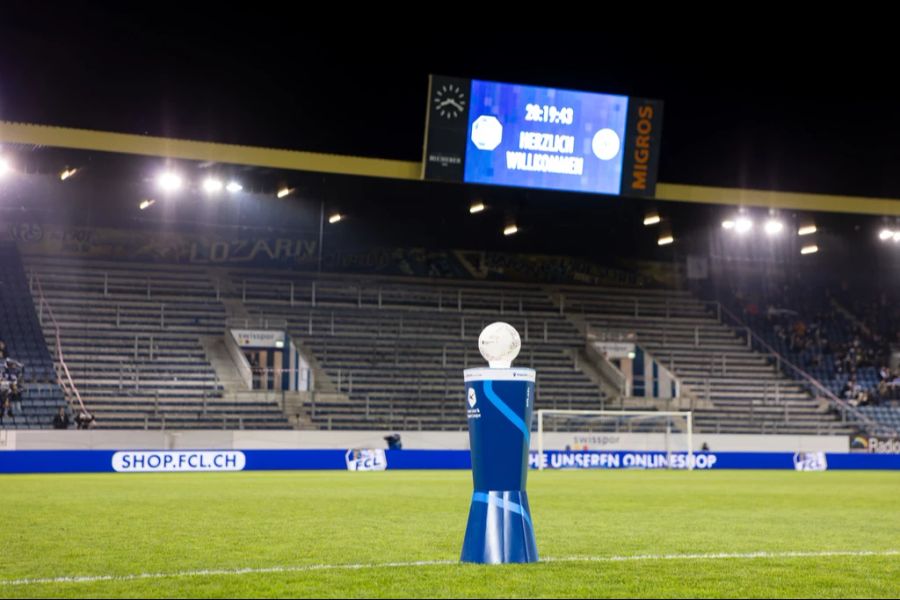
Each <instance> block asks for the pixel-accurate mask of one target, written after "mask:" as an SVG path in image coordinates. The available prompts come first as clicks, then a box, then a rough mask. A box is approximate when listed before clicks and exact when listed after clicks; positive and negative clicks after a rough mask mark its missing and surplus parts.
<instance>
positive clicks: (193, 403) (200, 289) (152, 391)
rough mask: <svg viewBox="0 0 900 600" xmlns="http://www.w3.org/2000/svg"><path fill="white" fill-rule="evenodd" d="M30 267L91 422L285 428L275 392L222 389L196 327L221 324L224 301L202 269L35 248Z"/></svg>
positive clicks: (210, 330)
mask: <svg viewBox="0 0 900 600" xmlns="http://www.w3.org/2000/svg"><path fill="white" fill-rule="evenodd" d="M28 268H29V270H30V272H31V273H32V274H33V275H34V277H36V278H37V279H38V280H39V281H40V286H41V289H42V290H43V298H41V299H40V303H46V304H48V305H49V306H50V307H52V309H53V311H54V313H55V315H56V319H57V321H58V324H59V328H60V333H61V337H62V345H63V348H64V349H65V356H66V362H67V365H68V367H69V369H70V371H71V373H72V376H73V378H74V379H75V381H76V383H77V386H78V389H79V390H80V392H81V395H82V398H83V399H84V403H85V405H86V406H87V407H88V409H89V410H90V411H91V412H92V413H93V414H94V416H95V418H96V426H97V427H98V428H123V429H128V428H141V429H143V428H167V429H177V428H190V429H223V428H228V429H245V428H246V429H272V428H274V429H285V428H288V424H287V421H286V420H285V418H284V415H283V413H282V412H281V410H280V408H279V407H278V405H277V404H276V403H275V402H274V401H268V402H256V401H249V402H246V401H237V400H235V399H225V398H223V393H222V392H223V390H222V386H221V385H220V383H219V382H218V380H217V378H216V374H215V372H214V370H213V369H212V367H211V366H210V364H209V362H208V361H207V359H206V356H205V353H204V350H203V347H202V346H201V344H200V337H201V336H204V335H221V334H222V332H223V330H224V327H225V310H224V307H223V305H222V303H221V302H220V301H218V300H217V299H216V296H217V294H216V290H215V288H214V286H213V285H212V284H211V282H210V280H209V278H208V277H207V276H206V272H205V271H204V270H202V269H184V268H175V267H154V266H150V265H136V264H129V263H119V262H88V261H85V262H80V261H75V260H66V259H50V260H47V259H41V258H35V257H32V258H30V259H29V260H28ZM36 291H37V290H36V288H35V292H36ZM46 327H49V325H48V324H47V323H45V328H46ZM47 333H48V335H50V333H49V331H48V332H47Z"/></svg>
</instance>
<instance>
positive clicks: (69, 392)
mask: <svg viewBox="0 0 900 600" xmlns="http://www.w3.org/2000/svg"><path fill="white" fill-rule="evenodd" d="M33 281H34V283H35V284H36V285H37V292H38V303H39V307H40V309H39V314H40V320H41V322H42V323H43V314H44V307H45V306H46V307H47V315H48V316H49V317H50V325H51V326H52V327H53V333H54V337H55V338H56V360H57V364H58V369H59V371H61V372H62V375H63V376H62V377H59V380H60V387H61V388H62V390H63V393H64V394H65V396H66V401H67V402H68V403H69V404H70V405H71V404H72V397H73V396H74V398H75V400H76V401H77V402H78V406H79V407H80V408H81V410H82V411H83V412H86V413H88V414H90V413H89V411H88V409H87V408H86V407H85V405H84V400H82V398H81V394H80V393H79V392H78V386H76V385H75V381H74V380H73V379H72V374H71V373H70V372H69V367H68V365H66V359H65V356H64V355H63V349H62V335H61V334H60V330H59V323H57V322H56V317H55V316H54V315H53V309H52V308H51V306H50V303H49V302H47V299H46V298H45V297H44V288H43V287H42V286H41V279H40V277H37V276H33ZM57 375H59V373H57Z"/></svg>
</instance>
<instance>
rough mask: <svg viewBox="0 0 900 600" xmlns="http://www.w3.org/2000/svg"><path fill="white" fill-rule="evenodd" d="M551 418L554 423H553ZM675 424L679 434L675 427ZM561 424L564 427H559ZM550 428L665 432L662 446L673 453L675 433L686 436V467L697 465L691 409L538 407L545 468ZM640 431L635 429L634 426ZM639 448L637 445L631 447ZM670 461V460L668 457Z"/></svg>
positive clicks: (539, 441)
mask: <svg viewBox="0 0 900 600" xmlns="http://www.w3.org/2000/svg"><path fill="white" fill-rule="evenodd" d="M551 422H552V423H551ZM673 423H674V424H676V425H677V426H678V428H679V430H680V432H679V433H678V434H675V433H674V432H673V431H672V425H673ZM560 427H562V429H560ZM548 429H553V430H555V431H554V433H558V432H560V431H562V432H565V433H574V434H581V433H601V434H602V433H617V434H618V433H637V432H643V433H651V434H656V438H659V436H660V435H662V440H663V441H662V448H663V449H664V450H665V452H666V455H667V457H670V456H671V454H672V452H673V450H672V440H673V439H675V438H676V436H680V437H682V438H683V441H684V446H683V449H682V450H680V451H681V452H685V453H686V454H687V468H688V469H689V470H690V469H693V468H694V418H693V413H692V412H691V411H655V410H555V409H541V410H538V411H537V452H538V456H537V458H538V460H537V464H538V470H540V471H543V470H544V450H545V446H546V444H545V434H546V433H549V432H548ZM635 429H637V430H638V431H637V432H635V431H634V430H635ZM628 450H638V448H628ZM667 463H671V460H668V461H667Z"/></svg>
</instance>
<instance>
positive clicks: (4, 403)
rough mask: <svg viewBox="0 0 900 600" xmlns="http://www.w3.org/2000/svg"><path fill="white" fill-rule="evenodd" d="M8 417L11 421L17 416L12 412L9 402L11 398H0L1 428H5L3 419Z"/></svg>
mask: <svg viewBox="0 0 900 600" xmlns="http://www.w3.org/2000/svg"><path fill="white" fill-rule="evenodd" d="M7 416H8V417H9V418H10V419H12V418H13V417H14V416H15V414H14V413H13V411H12V405H11V404H10V402H9V398H0V427H2V426H3V419H4V418H5V417H7Z"/></svg>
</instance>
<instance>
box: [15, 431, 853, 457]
mask: <svg viewBox="0 0 900 600" xmlns="http://www.w3.org/2000/svg"><path fill="white" fill-rule="evenodd" d="M394 433H399V434H400V436H401V439H402V442H403V447H404V448H405V449H408V450H468V449H469V434H468V432H465V431H218V430H202V431H124V430H123V431H114V430H109V431H107V430H97V431H54V430H40V431H13V430H7V431H3V432H0V451H2V450H7V451H10V450H121V449H128V450H183V449H190V450H300V449H346V448H384V447H385V446H386V443H385V440H384V438H385V436H387V435H391V434H394ZM704 443H706V444H707V445H708V447H709V448H710V449H712V450H713V451H716V452H847V451H849V449H850V441H849V438H847V437H846V436H817V435H735V434H732V435H725V434H694V450H695V451H699V450H700V449H701V447H702V446H703V444H704ZM544 446H545V448H546V449H548V450H564V449H565V448H566V447H567V446H568V447H569V448H571V449H573V450H584V449H585V447H586V448H587V449H589V450H631V451H650V450H659V449H662V448H665V439H664V434H653V433H546V434H544ZM669 447H670V449H672V450H673V451H675V450H684V449H685V442H684V440H683V439H682V436H680V435H672V436H670V444H669ZM531 448H532V450H537V436H536V435H533V436H532V439H531Z"/></svg>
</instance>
